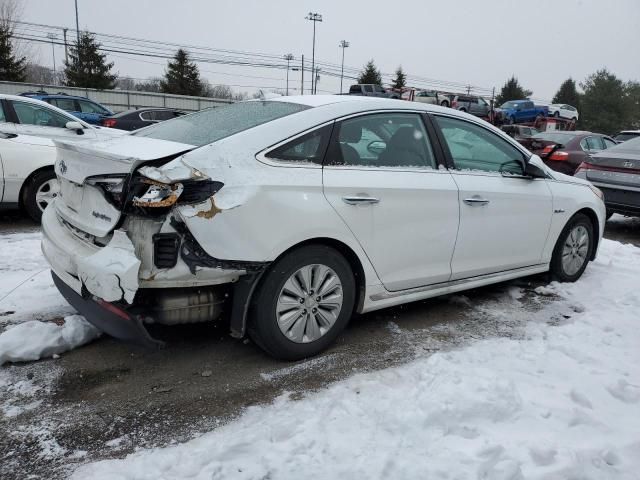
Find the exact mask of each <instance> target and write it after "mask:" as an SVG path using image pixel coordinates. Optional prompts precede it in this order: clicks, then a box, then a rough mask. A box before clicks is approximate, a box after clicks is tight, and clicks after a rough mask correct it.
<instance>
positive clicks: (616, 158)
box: [576, 137, 640, 218]
mask: <svg viewBox="0 0 640 480" xmlns="http://www.w3.org/2000/svg"><path fill="white" fill-rule="evenodd" d="M576 177H578V178H584V179H585V180H588V181H590V182H591V183H592V184H593V185H596V186H597V187H598V188H599V189H601V190H602V192H603V193H604V203H605V206H606V207H607V218H609V217H610V216H611V215H613V214H614V213H621V214H623V215H631V216H635V217H640V137H636V138H633V139H631V140H627V141H626V142H624V143H621V144H618V145H614V146H612V147H611V148H608V149H606V150H604V151H602V152H600V153H596V154H595V155H592V156H591V158H589V159H587V160H586V161H584V162H583V163H581V164H580V166H579V167H578V170H577V171H576Z"/></svg>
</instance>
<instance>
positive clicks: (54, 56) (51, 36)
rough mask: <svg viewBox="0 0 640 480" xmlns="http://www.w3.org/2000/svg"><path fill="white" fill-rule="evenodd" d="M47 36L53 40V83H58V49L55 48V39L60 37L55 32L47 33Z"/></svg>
mask: <svg viewBox="0 0 640 480" xmlns="http://www.w3.org/2000/svg"><path fill="white" fill-rule="evenodd" d="M47 38H48V39H49V40H51V54H52V55H53V84H54V85H55V84H56V79H57V75H56V49H55V48H54V44H53V41H54V40H55V39H56V38H58V37H57V36H56V35H55V34H54V33H47Z"/></svg>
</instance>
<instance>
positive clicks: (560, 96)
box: [551, 78, 580, 110]
mask: <svg viewBox="0 0 640 480" xmlns="http://www.w3.org/2000/svg"><path fill="white" fill-rule="evenodd" d="M551 103H564V104H567V105H571V106H573V107H576V108H577V109H578V110H580V108H579V107H580V94H579V93H578V90H576V82H575V81H574V80H573V79H572V78H568V79H566V80H565V81H564V82H562V85H560V88H559V89H558V91H557V92H556V94H555V95H554V97H553V100H551Z"/></svg>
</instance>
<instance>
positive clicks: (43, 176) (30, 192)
mask: <svg viewBox="0 0 640 480" xmlns="http://www.w3.org/2000/svg"><path fill="white" fill-rule="evenodd" d="M55 178H56V174H55V172H54V171H53V170H43V171H41V172H38V173H36V174H35V175H34V176H33V178H32V179H31V180H30V181H29V183H28V184H27V185H26V186H25V188H24V191H23V194H22V205H23V206H24V209H25V211H26V212H27V215H29V216H30V217H31V218H32V219H33V220H35V221H36V222H40V219H41V218H42V212H43V208H41V206H42V207H44V206H45V205H43V204H42V203H41V206H39V205H38V202H37V201H36V194H37V193H38V190H39V189H40V188H41V187H42V186H43V185H44V184H45V183H47V182H49V181H51V180H54V179H55Z"/></svg>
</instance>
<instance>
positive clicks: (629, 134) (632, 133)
mask: <svg viewBox="0 0 640 480" xmlns="http://www.w3.org/2000/svg"><path fill="white" fill-rule="evenodd" d="M636 137H640V130H622V131H621V132H619V133H616V135H615V136H614V137H613V139H614V140H615V141H616V142H626V141H627V140H631V139H632V138H636Z"/></svg>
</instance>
